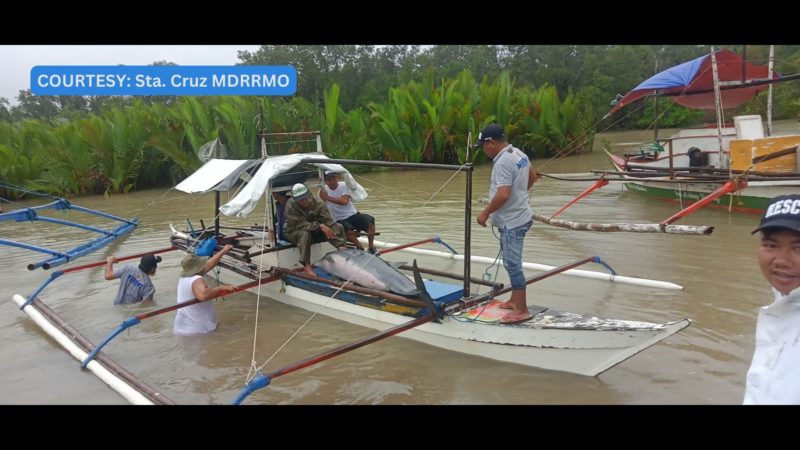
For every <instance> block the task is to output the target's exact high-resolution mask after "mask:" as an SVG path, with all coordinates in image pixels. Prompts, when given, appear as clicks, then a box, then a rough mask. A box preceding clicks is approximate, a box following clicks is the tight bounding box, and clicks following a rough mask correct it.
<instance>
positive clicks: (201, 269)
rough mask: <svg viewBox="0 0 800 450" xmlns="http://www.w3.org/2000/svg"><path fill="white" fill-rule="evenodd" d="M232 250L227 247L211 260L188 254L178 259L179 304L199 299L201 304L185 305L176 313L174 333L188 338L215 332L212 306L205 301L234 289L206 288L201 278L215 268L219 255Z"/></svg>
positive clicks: (227, 287)
mask: <svg viewBox="0 0 800 450" xmlns="http://www.w3.org/2000/svg"><path fill="white" fill-rule="evenodd" d="M231 248H233V246H232V245H226V246H225V247H223V248H222V250H220V251H219V252H217V254H216V255H214V256H212V257H211V258H209V257H208V256H197V255H195V254H193V253H188V254H186V256H184V257H183V259H182V260H181V278H180V279H179V280H178V304H181V303H184V302H188V301H190V300H192V299H195V298H196V299H198V300H200V303H197V304H195V305H192V306H186V307H184V308H181V309H179V310H178V311H177V312H176V313H175V322H174V323H173V325H172V332H173V333H174V334H177V335H179V336H189V335H193V334H203V333H209V332H211V331H214V330H216V329H217V315H216V312H215V311H214V304H213V303H211V302H207V301H206V300H209V299H212V298H214V297H215V296H216V295H217V294H219V293H221V292H230V291H232V290H234V289H235V288H236V286H233V285H230V284H221V285H219V286H214V287H213V288H212V287H209V286H208V283H206V280H205V279H204V278H203V275H205V274H206V273H207V272H209V271H210V270H211V269H213V268H214V267H216V266H217V264H219V260H220V259H222V255H224V254H225V253H228V250H230V249H231Z"/></svg>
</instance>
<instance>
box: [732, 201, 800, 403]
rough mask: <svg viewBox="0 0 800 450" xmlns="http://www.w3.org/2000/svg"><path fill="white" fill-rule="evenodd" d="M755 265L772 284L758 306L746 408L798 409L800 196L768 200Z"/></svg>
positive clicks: (799, 401)
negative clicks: (766, 302)
mask: <svg viewBox="0 0 800 450" xmlns="http://www.w3.org/2000/svg"><path fill="white" fill-rule="evenodd" d="M758 231H760V232H761V243H760V245H759V247H758V265H759V266H760V267H761V273H762V274H763V275H764V278H766V279H767V281H768V282H769V284H770V285H772V294H773V299H774V300H773V302H772V303H771V304H769V305H767V306H763V307H761V309H760V310H759V311H758V322H757V323H756V349H755V353H754V354H753V362H752V363H751V365H750V370H748V371H747V383H746V387H745V391H744V404H745V405H758V404H788V405H798V404H800V194H793V195H782V196H778V197H775V198H773V199H772V200H770V203H769V206H768V207H767V210H766V211H765V212H764V216H763V217H762V218H761V223H760V224H759V226H758V228H756V229H755V230H753V234H754V233H756V232H758Z"/></svg>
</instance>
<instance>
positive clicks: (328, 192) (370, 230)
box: [319, 170, 375, 254]
mask: <svg viewBox="0 0 800 450" xmlns="http://www.w3.org/2000/svg"><path fill="white" fill-rule="evenodd" d="M319 198H320V199H322V200H324V201H325V204H326V205H327V206H328V211H330V213H331V216H333V219H334V220H336V221H337V222H339V223H340V224H342V227H344V231H345V233H346V234H347V240H348V241H350V242H352V243H353V245H355V246H356V248H358V249H359V250H364V247H362V246H361V243H360V242H358V238H356V231H363V232H366V233H367V239H368V240H369V247H368V248H369V252H370V253H373V254H374V253H375V245H374V244H373V243H372V241H373V240H374V239H375V218H374V217H372V216H370V215H369V214H362V213H360V212H358V211H356V207H355V206H353V202H352V200H351V199H350V189H348V188H347V185H346V184H345V183H344V181H339V177H338V176H337V175H336V172H332V171H330V170H326V171H325V186H323V188H322V189H321V190H320V191H319Z"/></svg>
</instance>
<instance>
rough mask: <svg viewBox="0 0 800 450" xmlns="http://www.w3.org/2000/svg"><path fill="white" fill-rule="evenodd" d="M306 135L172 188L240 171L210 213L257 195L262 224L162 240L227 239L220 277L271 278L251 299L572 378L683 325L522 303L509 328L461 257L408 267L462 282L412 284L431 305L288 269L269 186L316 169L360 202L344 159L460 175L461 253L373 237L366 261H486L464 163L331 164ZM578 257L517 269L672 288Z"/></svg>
mask: <svg viewBox="0 0 800 450" xmlns="http://www.w3.org/2000/svg"><path fill="white" fill-rule="evenodd" d="M309 133H310V134H311V135H313V136H315V138H316V140H317V149H318V152H317V153H301V154H290V155H284V156H271V157H264V158H262V159H261V160H256V161H225V160H217V159H212V160H210V161H208V162H207V163H206V164H205V165H204V166H203V167H201V168H200V169H198V171H197V172H195V173H194V174H192V175H190V176H189V177H188V178H187V179H185V180H184V181H183V182H181V183H180V184H179V185H178V186H176V189H178V190H181V191H184V192H187V193H195V194H198V193H205V192H210V191H213V190H217V191H219V190H223V191H224V190H227V189H229V188H231V187H232V186H234V185H235V184H236V182H237V180H238V179H239V178H240V177H241V176H242V174H245V173H247V175H246V176H245V177H244V178H247V179H248V182H247V184H246V185H244V186H243V187H242V188H241V191H240V192H239V193H238V194H237V195H236V196H235V197H233V199H232V200H231V201H230V202H228V203H227V204H225V205H223V206H221V207H218V210H219V211H220V212H221V213H222V214H224V215H227V216H235V217H247V215H248V214H249V213H250V212H251V211H253V210H254V208H255V206H256V205H257V203H258V202H259V199H260V198H261V196H262V195H264V194H266V198H267V202H266V203H267V204H266V211H265V216H264V218H265V223H266V224H265V225H262V226H258V225H256V226H253V227H247V228H241V229H238V230H237V231H236V233H235V234H228V235H224V234H222V233H220V231H219V230H220V228H221V227H219V225H218V224H217V225H216V226H215V227H214V228H206V227H203V229H201V230H199V231H196V232H192V230H187V231H178V230H176V229H175V228H173V233H172V237H171V243H172V245H173V246H175V247H178V248H180V249H183V250H186V251H193V249H194V247H195V246H197V244H198V242H200V241H201V240H203V239H205V238H209V237H214V238H215V239H216V240H217V241H218V242H219V246H221V245H222V244H223V243H234V244H235V245H236V247H235V248H234V250H233V251H231V252H228V254H226V255H225V256H224V257H223V258H222V260H221V262H220V267H222V268H224V269H227V272H229V273H228V274H226V275H225V276H224V278H225V281H226V282H235V281H236V280H237V279H238V280H246V281H250V282H251V283H253V282H254V281H253V280H273V279H279V280H280V282H275V283H259V285H260V286H259V288H260V293H261V295H264V296H266V297H269V298H271V299H274V300H277V301H279V302H283V303H286V304H289V305H292V306H297V307H300V308H304V309H307V310H309V311H314V312H319V313H322V314H324V315H327V316H330V317H333V318H336V319H340V320H343V321H346V322H350V323H353V324H357V325H362V326H365V327H369V328H375V329H379V330H383V329H386V328H387V327H393V326H394V327H399V326H403V324H405V323H408V322H409V319H411V318H415V320H420V319H425V320H423V321H421V322H419V323H416V324H414V326H413V327H409V328H411V329H408V331H406V332H405V333H404V334H403V335H402V336H403V337H407V338H409V339H413V340H416V341H420V342H423V343H426V344H429V345H434V346H437V347H441V348H445V349H448V350H454V351H458V352H463V353H468V354H472V355H478V356H483V357H486V358H491V359H496V360H500V361H507V362H512V363H517V364H523V365H527V366H533V367H539V368H544V369H551V370H559V371H565V372H572V373H576V374H580V375H587V376H595V375H598V374H600V373H602V372H603V371H605V370H608V369H609V368H611V367H613V366H614V365H616V364H618V363H620V362H621V361H624V360H625V359H627V358H629V357H631V356H633V355H635V354H636V353H638V352H640V351H642V350H644V349H646V348H647V347H649V346H651V345H654V344H656V343H657V342H659V341H661V340H663V339H666V338H667V337H669V336H671V335H673V334H674V333H676V332H678V331H680V330H681V329H683V328H685V327H687V326H688V325H689V324H690V321H689V319H681V320H677V321H674V322H669V323H648V322H638V321H628V320H618V319H606V318H599V317H594V316H589V315H583V314H576V313H571V312H565V311H558V310H554V309H550V308H546V307H540V306H534V307H531V308H530V310H531V316H532V318H531V319H530V320H527V321H525V322H522V323H518V324H510V325H509V324H502V323H501V322H500V321H499V317H500V316H501V315H502V310H498V309H497V308H498V304H499V302H497V301H496V300H495V298H496V297H497V296H498V295H501V294H503V293H505V292H508V291H509V290H510V288H505V289H503V288H502V285H497V284H493V283H487V282H485V281H482V280H476V279H474V278H472V277H470V266H471V264H469V263H467V264H464V273H463V275H461V274H449V273H445V272H441V271H438V270H435V269H426V268H419V269H418V272H421V273H425V274H428V275H434V276H437V277H442V278H451V279H452V278H455V279H458V280H460V281H462V283H461V284H453V283H451V282H443V281H436V280H432V279H430V280H424V281H422V283H423V285H424V289H423V291H425V293H426V294H429V296H430V299H431V301H432V302H426V301H425V299H424V297H426V295H423V296H422V297H421V298H414V297H405V296H400V295H397V294H391V293H386V292H383V291H377V290H374V289H367V288H364V287H361V286H357V285H354V284H353V283H350V282H348V281H349V280H337V279H334V277H333V276H332V275H331V274H329V273H327V272H325V271H324V270H322V269H321V268H319V267H316V268H315V273H316V275H317V276H309V275H306V274H304V273H299V272H297V271H296V270H292V269H293V268H296V267H297V266H298V261H299V252H298V250H297V248H296V247H295V246H294V245H292V244H289V245H281V244H280V243H279V242H277V241H276V240H275V237H274V233H273V231H274V226H273V225H272V224H273V223H274V220H273V216H274V208H273V204H272V201H271V198H272V197H271V195H270V194H271V192H273V191H283V190H288V189H291V187H292V185H293V184H294V183H298V182H300V183H302V182H309V181H311V182H314V181H315V180H319V181H320V182H321V180H322V173H323V171H325V170H332V171H335V172H338V173H339V174H340V175H341V176H342V178H343V179H344V181H345V182H346V183H347V184H348V186H349V187H350V190H351V191H352V192H353V198H354V199H356V200H360V199H363V198H365V197H366V192H365V191H364V190H363V188H362V187H361V186H360V185H359V184H358V183H357V182H356V181H355V179H354V178H353V177H352V175H351V174H350V173H349V172H348V171H347V170H346V169H345V168H344V167H343V166H347V165H365V166H373V167H376V166H377V167H395V168H404V169H428V170H445V171H456V172H463V173H464V174H465V176H466V201H465V217H464V225H465V242H466V243H467V244H466V245H465V249H464V254H463V255H458V254H456V253H455V252H454V251H451V252H441V251H434V250H428V249H419V248H413V247H415V246H417V245H421V244H425V243H442V241H441V239H438V238H432V239H428V240H424V241H420V242H415V243H410V244H404V245H397V244H390V243H385V242H381V241H375V243H376V245H377V246H379V248H380V251H379V252H378V255H376V256H375V257H379V256H380V255H385V254H386V253H389V252H391V251H396V250H402V251H407V252H412V253H417V254H425V255H429V256H435V257H442V258H448V259H452V260H462V261H472V262H492V261H493V260H492V259H491V258H482V257H476V256H471V254H470V246H469V242H470V225H471V221H472V214H471V201H472V195H471V193H472V169H473V168H472V165H471V164H465V165H463V166H452V165H439V164H411V163H395V162H383V161H356V160H335V159H330V158H328V157H326V156H325V155H324V154H322V153H321V142H320V136H319V132H309ZM309 133H297V135H301V134H309ZM262 148H263V146H262ZM256 167H258V168H257V171H256ZM245 168H246V169H245ZM253 172H254V173H253ZM226 228H230V227H226ZM362 239H363V238H362ZM218 248H219V247H218ZM330 250H331V247H330V245H329V244H328V243H316V244H313V245H312V248H311V253H312V258H311V259H312V260H313V261H316V260H317V259H319V258H321V257H322V256H323V255H325V254H326V253H327V252H329V251H330ZM588 262H597V263H600V264H603V265H605V263H603V262H602V261H601V260H600V258H598V257H595V256H592V257H587V258H585V259H583V260H581V261H577V262H575V263H571V264H567V265H564V266H561V267H557V268H554V267H552V266H544V265H539V264H532V263H524V267H525V268H526V269H533V270H540V271H541V270H544V271H545V272H544V273H543V274H540V275H538V276H534V277H531V278H530V279H528V283H532V282H535V281H538V280H541V279H543V278H546V277H549V276H552V275H555V274H559V273H563V274H565V275H572V276H582V277H588V278H600V279H605V280H608V281H612V282H619V283H629V284H636V285H645V286H651V287H661V288H668V289H682V287H681V286H679V285H676V284H673V283H667V282H661V281H656V280H646V279H639V278H630V277H624V276H619V275H617V274H616V273H614V272H613V270H612V273H611V274H604V273H601V272H593V271H584V270H576V269H574V268H575V267H577V266H580V265H582V264H585V263H588ZM605 266H606V267H608V266H607V265H605ZM407 268H408V267H407ZM608 268H609V269H610V267H608ZM476 282H477V283H482V284H488V285H490V287H491V291H490V292H489V293H488V294H483V295H472V294H471V293H470V283H476ZM251 286H252V284H251ZM253 289H256V288H255V287H253Z"/></svg>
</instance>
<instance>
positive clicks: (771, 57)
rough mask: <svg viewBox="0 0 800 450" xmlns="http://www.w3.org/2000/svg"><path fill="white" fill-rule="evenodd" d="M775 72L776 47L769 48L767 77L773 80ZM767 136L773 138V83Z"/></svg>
mask: <svg viewBox="0 0 800 450" xmlns="http://www.w3.org/2000/svg"><path fill="white" fill-rule="evenodd" d="M774 70H775V46H774V45H770V46H769V73H768V75H767V77H768V78H769V79H770V80H771V79H772V77H773V76H774V75H773V74H774ZM767 136H772V83H770V84H769V93H768V94H767Z"/></svg>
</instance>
